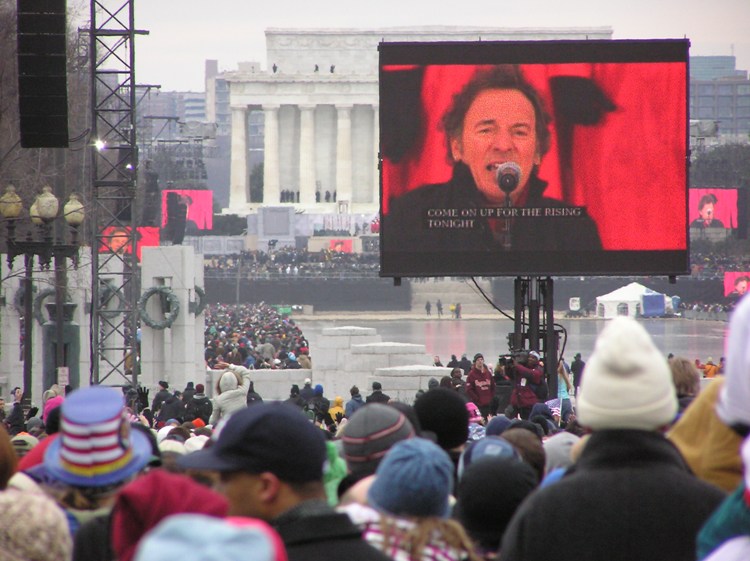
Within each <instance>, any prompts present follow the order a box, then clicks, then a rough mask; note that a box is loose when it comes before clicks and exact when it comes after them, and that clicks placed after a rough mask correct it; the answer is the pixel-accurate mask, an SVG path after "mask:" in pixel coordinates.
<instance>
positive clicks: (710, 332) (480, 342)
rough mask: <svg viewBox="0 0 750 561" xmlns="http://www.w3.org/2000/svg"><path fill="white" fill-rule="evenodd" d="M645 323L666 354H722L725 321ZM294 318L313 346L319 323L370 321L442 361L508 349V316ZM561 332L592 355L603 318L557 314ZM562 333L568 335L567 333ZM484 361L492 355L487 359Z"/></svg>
mask: <svg viewBox="0 0 750 561" xmlns="http://www.w3.org/2000/svg"><path fill="white" fill-rule="evenodd" d="M642 322H643V325H644V327H645V328H646V330H647V331H648V332H649V333H650V334H651V336H652V337H653V339H654V342H655V343H656V346H657V347H658V348H659V349H661V351H662V353H664V355H665V356H666V355H667V354H668V353H673V354H675V355H676V356H683V357H685V358H688V359H690V360H693V359H696V358H699V359H701V361H702V362H703V361H705V360H706V359H707V358H708V357H709V356H710V357H713V358H714V360H718V358H719V357H721V356H724V354H725V351H724V349H725V335H726V328H727V324H726V323H723V322H715V321H699V320H685V319H646V320H642ZM298 323H299V324H300V327H301V328H302V330H303V332H304V333H305V335H306V336H307V338H308V340H309V341H310V344H311V348H312V351H313V352H314V350H315V342H316V340H317V338H318V336H319V334H320V332H321V330H322V328H323V327H333V326H337V325H355V326H357V327H372V328H375V329H377V331H378V334H379V335H380V336H381V337H382V339H383V341H386V342H397V343H416V344H422V345H425V347H426V352H427V354H429V355H430V356H432V355H438V356H439V357H440V358H441V359H442V361H443V364H445V363H446V362H448V360H450V355H452V354H455V355H456V356H458V357H460V356H461V354H462V353H466V354H467V355H468V356H469V358H471V357H472V356H473V355H474V354H475V353H478V352H481V353H483V354H484V355H485V356H486V357H497V356H498V355H499V354H502V353H506V352H507V350H508V343H507V336H508V333H510V332H511V331H512V330H513V322H511V321H510V320H506V319H500V320H497V321H494V320H452V319H442V320H438V319H430V320H382V321H372V320H368V321H356V320H355V319H352V318H349V319H347V320H346V321H339V322H337V321H332V320H328V321H310V320H307V319H298ZM557 323H558V324H559V325H561V326H562V327H563V328H564V330H565V332H564V333H565V334H564V335H563V336H562V337H561V340H560V345H561V348H562V346H563V345H565V350H564V353H565V357H566V358H567V359H568V360H572V358H573V355H574V354H575V353H578V352H580V353H581V354H582V355H583V357H584V360H585V359H586V357H588V356H590V355H591V352H592V351H593V349H594V343H595V341H596V337H597V335H598V334H599V332H600V331H601V330H602V329H603V328H604V326H605V325H606V323H607V321H606V320H601V319H583V320H565V319H563V320H558V322H557ZM566 336H567V337H566ZM487 360H488V361H489V362H494V360H490V359H489V358H488V359H487Z"/></svg>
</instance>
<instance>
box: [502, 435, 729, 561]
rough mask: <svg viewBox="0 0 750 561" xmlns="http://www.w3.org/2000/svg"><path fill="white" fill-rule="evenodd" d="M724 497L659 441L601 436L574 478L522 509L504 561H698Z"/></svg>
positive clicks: (506, 543)
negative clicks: (700, 540)
mask: <svg viewBox="0 0 750 561" xmlns="http://www.w3.org/2000/svg"><path fill="white" fill-rule="evenodd" d="M724 496H725V495H724V493H723V492H722V491H721V490H720V489H718V488H717V487H714V486H713V485H709V484H708V483H705V482H703V481H701V480H699V479H698V478H697V477H695V476H694V475H693V474H692V473H690V468H689V467H688V466H687V464H686V463H685V461H684V460H683V458H682V456H681V455H680V453H679V451H678V450H677V449H676V448H675V447H674V445H673V444H672V443H671V442H669V441H668V440H667V439H666V438H665V437H664V436H663V435H661V434H660V433H657V432H650V431H642V430H602V431H595V432H594V433H593V434H592V435H591V437H590V438H589V441H588V442H587V444H586V446H585V447H584V449H583V452H582V453H581V457H580V458H579V460H578V462H577V463H576V464H575V466H574V467H573V468H571V470H570V471H569V472H568V474H566V475H565V476H564V477H563V478H562V479H561V480H560V481H558V482H557V483H554V484H552V485H549V486H548V487H545V488H543V489H540V490H539V491H537V492H535V493H534V494H532V495H530V496H529V497H528V498H527V499H526V500H525V502H524V503H523V504H521V506H520V507H519V509H518V510H517V511H516V513H515V515H514V516H513V519H512V520H511V522H510V525H509V526H508V528H507V530H506V532H505V534H504V536H503V541H502V545H501V548H500V557H499V559H500V561H505V560H511V559H523V560H524V561H548V560H549V559H550V558H551V557H554V559H555V561H599V560H601V559H607V561H632V560H634V559H637V560H638V561H694V560H695V558H696V536H697V534H698V531H699V530H700V528H701V526H702V525H703V524H704V522H705V521H706V520H707V519H708V517H709V516H710V515H711V513H712V512H713V511H714V510H715V509H716V507H717V506H718V505H719V504H720V503H721V502H722V500H723V499H724ZM561 513H565V516H561ZM571 520H575V524H570V521H571Z"/></svg>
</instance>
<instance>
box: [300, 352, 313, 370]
mask: <svg viewBox="0 0 750 561" xmlns="http://www.w3.org/2000/svg"><path fill="white" fill-rule="evenodd" d="M297 362H299V365H300V367H302V368H304V369H305V370H312V360H310V357H309V356H308V355H304V354H302V355H299V356H298V357H297Z"/></svg>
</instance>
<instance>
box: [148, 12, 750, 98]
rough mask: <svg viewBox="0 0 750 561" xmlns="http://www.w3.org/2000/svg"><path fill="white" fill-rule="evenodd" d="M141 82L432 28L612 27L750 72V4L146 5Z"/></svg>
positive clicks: (188, 85) (199, 82)
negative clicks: (325, 43) (299, 35)
mask: <svg viewBox="0 0 750 561" xmlns="http://www.w3.org/2000/svg"><path fill="white" fill-rule="evenodd" d="M135 9H136V20H135V23H136V27H137V28H138V29H147V30H149V31H150V35H148V36H144V37H139V38H138V40H137V42H136V56H137V62H136V78H137V80H138V82H139V83H142V84H161V85H162V88H163V89H164V91H175V90H176V91H188V90H192V91H203V89H204V86H203V69H204V60H206V59H217V60H218V61H219V69H220V70H234V69H236V67H237V62H239V61H259V62H260V63H261V64H262V65H263V68H264V70H265V64H266V52H265V35H264V31H265V30H266V29H267V28H272V27H273V28H370V29H371V28H381V27H404V26H424V25H454V26H472V27H476V26H484V27H526V28H528V27H590V26H609V27H611V28H612V30H613V32H614V33H613V36H614V38H615V39H656V38H659V39H663V38H683V37H687V38H689V39H690V40H691V49H690V54H691V56H709V55H732V54H733V55H735V56H736V57H737V68H738V69H744V70H748V69H750V34H748V33H747V23H748V21H750V2H749V1H748V0H714V1H713V2H705V0H658V1H654V0H630V1H627V2H626V1H623V0H619V1H616V2H602V1H601V0H566V1H564V2H559V1H557V0H527V1H526V2H518V1H517V0H516V1H514V2H508V1H503V0H492V1H490V0H473V1H472V2H469V3H464V4H455V3H443V4H440V3H438V4H436V3H435V2H434V1H432V0H430V1H427V0H410V1H409V2H403V1H402V0H381V1H380V2H370V3H358V4H356V6H354V5H353V4H352V3H351V1H350V0H326V1H325V2H307V1H301V0H277V1H275V2H266V3H257V2H246V1H244V0H242V1H241V0H220V1H218V2H210V3H206V2H205V1H204V0H146V1H140V2H137V3H136V5H135Z"/></svg>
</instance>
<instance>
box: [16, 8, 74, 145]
mask: <svg viewBox="0 0 750 561" xmlns="http://www.w3.org/2000/svg"><path fill="white" fill-rule="evenodd" d="M16 7H17V32H18V33H17V40H18V108H19V113H20V117H21V121H20V129H21V131H20V132H21V146H22V147H23V148H66V147H67V146H68V87H67V73H66V72H67V68H66V61H67V57H66V47H67V44H66V36H65V0H17V2H16Z"/></svg>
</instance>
